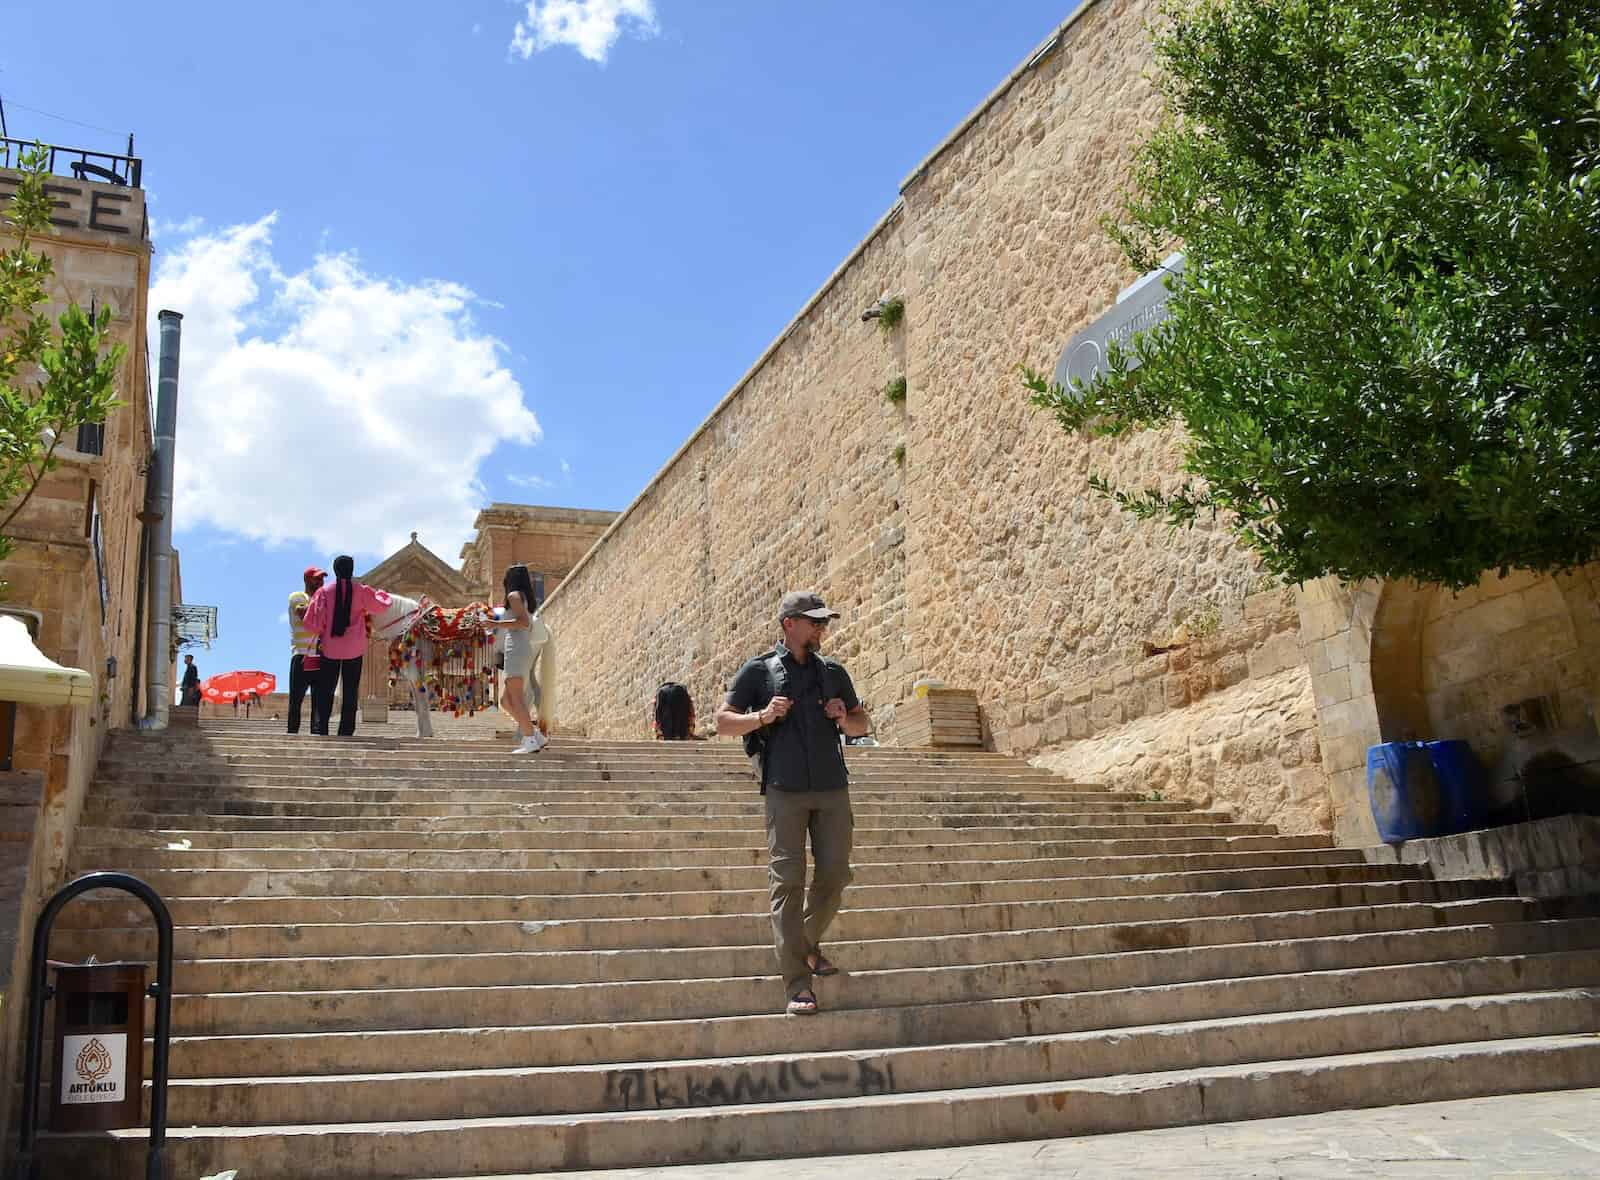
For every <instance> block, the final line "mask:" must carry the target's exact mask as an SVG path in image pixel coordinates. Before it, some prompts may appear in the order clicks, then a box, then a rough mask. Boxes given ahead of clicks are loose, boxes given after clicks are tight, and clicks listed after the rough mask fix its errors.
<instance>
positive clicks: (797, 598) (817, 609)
mask: <svg viewBox="0 0 1600 1180" xmlns="http://www.w3.org/2000/svg"><path fill="white" fill-rule="evenodd" d="M802 615H803V616H804V617H805V618H808V619H815V620H816V621H817V622H819V623H821V622H825V621H827V620H828V619H837V618H838V617H839V612H838V611H836V610H832V609H830V608H829V606H828V604H827V603H825V602H823V601H822V596H821V595H820V594H813V593H812V592H811V591H809V590H791V591H790V592H789V593H788V594H785V595H784V596H783V602H782V603H780V604H779V606H778V619H779V621H782V620H784V619H792V618H795V617H796V616H802Z"/></svg>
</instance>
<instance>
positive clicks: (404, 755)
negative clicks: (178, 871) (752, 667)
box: [99, 744, 1070, 787]
mask: <svg viewBox="0 0 1600 1180" xmlns="http://www.w3.org/2000/svg"><path fill="white" fill-rule="evenodd" d="M845 761H846V762H847V764H848V765H849V767H850V772H851V775H852V777H853V778H858V779H860V780H862V781H865V780H868V779H884V780H895V781H901V780H906V779H915V778H917V777H919V776H924V775H926V776H929V777H932V778H937V779H946V778H959V777H962V776H980V777H983V778H992V779H997V780H999V779H1004V780H1008V781H1015V782H1033V783H1038V784H1041V785H1044V786H1054V787H1060V786H1063V785H1070V784H1067V783H1065V782H1064V780H1062V779H1060V778H1058V777H1056V776H1054V775H1053V774H1051V772H1050V771H1048V770H1046V769H1044V768H1042V767H1036V766H1029V765H1028V764H1026V763H1024V762H1018V761H1012V760H1007V759H1004V758H1002V759H1000V760H999V761H980V762H937V761H931V760H926V759H903V760H899V761H896V762H884V761H881V760H874V759H864V758H862V757H860V756H859V755H857V754H855V753H851V752H846V755H845ZM535 766H537V767H539V768H541V769H539V770H538V771H537V773H539V774H551V775H555V776H557V777H559V776H561V775H565V774H596V773H602V772H608V773H614V774H633V775H639V776H651V777H655V776H659V777H661V778H662V779H663V780H666V779H670V778H673V777H675V776H681V775H700V774H709V775H744V776H745V777H747V778H748V777H749V774H750V763H749V760H748V759H746V758H745V757H744V756H743V754H737V755H734V756H731V757H721V758H715V759H697V760H685V759H666V760H663V759H660V758H652V757H649V756H633V757H629V756H621V757H618V756H593V757H573V756H570V755H567V754H563V753H560V752H558V751H557V748H555V747H551V748H548V749H546V750H545V751H543V752H542V753H541V754H539V756H538V757H537V758H534V759H530V758H528V757H527V756H526V755H523V754H513V753H512V752H511V745H510V744H508V745H506V746H496V747H485V748H484V749H483V751H482V752H480V753H477V754H474V755H468V756H463V755H461V754H449V755H437V754H435V755H429V754H419V753H415V752H401V753H396V754H392V755H389V754H369V755H364V756H360V757H351V758H324V757H318V756H302V755H297V754H295V753H293V752H284V753H282V754H266V755H264V754H260V753H255V754H238V755H229V756H223V757H214V758H204V759H196V760H194V761H190V762H185V763H182V764H177V763H174V762H170V761H166V760H157V759H149V758H123V757H117V756H115V755H113V756H111V757H107V758H104V759H102V760H101V762H100V764H99V767H100V769H101V770H103V771H104V772H106V773H109V774H123V773H130V772H131V773H135V774H149V775H154V776H160V777H163V778H168V779H185V780H187V779H191V778H193V777H195V776H208V775H216V774H219V773H227V772H241V771H243V772H257V773H270V774H283V773H300V772H305V773H312V774H337V773H346V772H366V771H370V772H374V773H386V772H395V773H400V774H417V773H420V774H427V773H431V772H441V773H446V774H458V775H459V774H464V773H469V772H470V773H473V774H492V773H496V772H499V773H504V774H528V773H533V771H532V770H531V769H530V768H532V767H535Z"/></svg>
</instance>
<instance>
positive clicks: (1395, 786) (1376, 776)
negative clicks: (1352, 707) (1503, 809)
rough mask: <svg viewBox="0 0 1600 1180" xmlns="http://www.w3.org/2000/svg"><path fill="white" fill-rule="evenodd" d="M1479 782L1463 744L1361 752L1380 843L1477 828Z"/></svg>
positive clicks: (1401, 745) (1394, 745) (1387, 745)
mask: <svg viewBox="0 0 1600 1180" xmlns="http://www.w3.org/2000/svg"><path fill="white" fill-rule="evenodd" d="M1482 784H1483V773H1482V770H1481V768H1480V767H1479V765H1478V761H1477V759H1476V758H1474V757H1473V754H1472V750H1471V748H1470V747H1469V746H1468V745H1467V743H1466V742H1463V741H1447V742H1384V743H1382V744H1381V745H1376V746H1372V747H1370V748H1369V749H1368V750H1367V794H1368V796H1369V797H1370V798H1371V800H1372V818H1373V819H1374V820H1375V821H1376V822H1377V825H1378V837H1379V838H1380V839H1381V840H1383V842H1384V843H1386V844H1397V843H1399V842H1400V841H1402V840H1420V839H1423V838H1425V837H1428V836H1449V835H1453V834H1455V833H1456V832H1466V831H1471V830H1472V829H1473V828H1476V827H1481V826H1482V824H1483V821H1484V795H1483V786H1482Z"/></svg>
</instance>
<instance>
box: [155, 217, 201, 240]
mask: <svg viewBox="0 0 1600 1180" xmlns="http://www.w3.org/2000/svg"><path fill="white" fill-rule="evenodd" d="M205 224H206V219H205V218H204V217H198V216H196V217H185V218H184V219H183V220H182V221H164V220H162V219H161V218H159V217H152V218H151V219H150V237H151V238H152V239H154V240H155V241H158V242H159V241H160V240H161V239H162V238H186V237H188V236H189V235H190V234H197V233H199V232H200V231H201V230H202V229H204V228H205Z"/></svg>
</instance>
